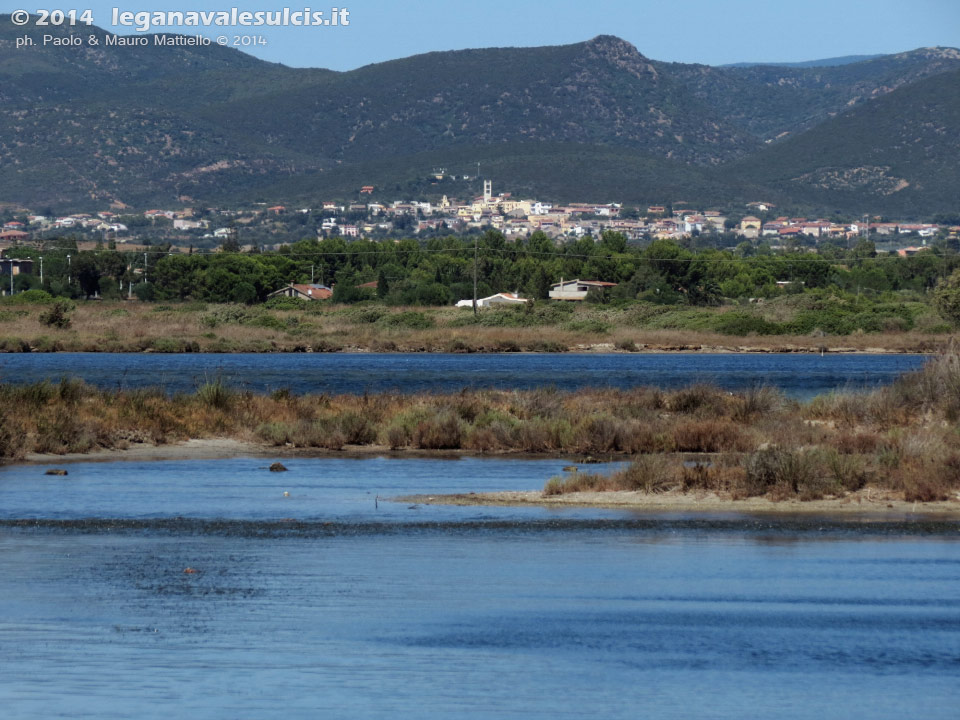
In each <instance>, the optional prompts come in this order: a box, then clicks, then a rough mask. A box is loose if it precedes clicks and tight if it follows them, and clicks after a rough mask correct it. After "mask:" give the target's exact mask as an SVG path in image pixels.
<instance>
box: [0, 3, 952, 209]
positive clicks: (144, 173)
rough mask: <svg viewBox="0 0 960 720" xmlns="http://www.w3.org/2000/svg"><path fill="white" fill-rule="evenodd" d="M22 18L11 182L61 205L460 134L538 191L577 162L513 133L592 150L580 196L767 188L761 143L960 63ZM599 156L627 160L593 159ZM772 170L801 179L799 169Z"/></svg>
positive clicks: (435, 155) (30, 199) (7, 34)
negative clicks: (276, 58)
mask: <svg viewBox="0 0 960 720" xmlns="http://www.w3.org/2000/svg"><path fill="white" fill-rule="evenodd" d="M21 32H22V31H21ZM61 32H66V31H64V30H62V29H61ZM95 32H96V33H99V34H100V36H101V37H106V35H107V34H108V33H107V32H106V31H104V30H101V29H99V28H97V29H96V30H95ZM17 34H20V33H17ZM13 36H14V33H13V32H12V31H11V30H10V26H9V24H4V23H3V16H0V163H2V164H3V165H4V166H5V167H6V168H7V169H8V171H7V172H5V173H3V174H0V199H8V200H12V201H16V202H20V203H22V204H26V205H51V206H66V205H78V204H84V205H89V206H92V205H102V204H103V203H109V202H123V203H125V204H128V205H129V204H143V203H146V204H157V203H160V202H171V201H177V202H193V201H196V202H208V201H211V200H212V199H214V198H216V199H218V201H222V202H230V201H234V202H236V201H239V200H242V199H244V198H246V197H248V196H249V195H250V194H251V193H264V192H267V193H269V192H272V190H271V188H280V187H288V188H300V189H301V190H302V194H304V195H309V193H311V192H312V193H313V194H314V196H315V197H319V196H320V195H322V194H324V193H328V192H332V191H334V190H335V191H336V192H341V193H342V192H346V190H345V186H344V184H343V183H344V182H345V181H341V180H334V178H347V177H353V176H357V177H359V175H360V174H362V171H363V170H364V169H365V168H370V172H371V173H374V175H375V174H376V172H383V173H385V174H383V175H382V177H381V176H374V177H369V178H367V179H366V181H365V182H364V183H363V184H370V183H373V184H375V185H380V186H392V187H394V189H395V191H396V192H400V191H404V190H405V189H413V188H417V187H420V188H422V187H423V178H420V179H417V178H416V177H412V176H411V173H410V170H416V172H418V173H421V174H425V173H428V172H429V168H427V169H426V170H424V169H422V166H421V164H420V160H419V159H425V158H428V157H429V158H431V159H432V160H433V161H434V162H437V163H438V164H441V165H445V164H452V163H450V162H444V161H443V157H444V154H445V153H446V154H447V155H449V157H450V158H451V160H452V159H453V158H454V157H457V158H462V157H465V156H466V155H467V154H470V153H472V154H474V155H475V156H476V157H477V159H478V160H481V161H483V160H486V161H487V162H488V163H494V164H498V165H499V166H500V167H503V168H505V169H506V168H513V169H514V174H513V176H512V177H507V176H505V177H502V178H499V179H498V182H500V183H501V185H502V186H507V185H509V184H510V183H511V182H515V183H516V184H517V185H518V187H523V188H524V189H525V190H526V191H529V192H545V191H551V192H556V191H558V190H559V189H560V188H561V187H562V188H565V190H564V192H570V191H572V190H573V189H575V187H576V181H577V180H578V178H577V177H572V178H564V179H563V181H562V182H558V181H557V179H556V178H553V177H544V178H543V179H542V180H541V181H540V182H536V181H535V178H531V177H529V174H528V173H526V172H518V171H517V165H516V163H515V162H512V161H511V159H510V154H511V153H513V154H514V155H515V156H516V155H517V153H518V152H519V156H522V157H524V158H527V159H528V161H529V162H530V164H531V166H537V167H539V168H541V171H542V172H543V173H547V174H551V175H553V174H560V175H564V174H568V175H569V174H570V171H571V169H573V168H578V170H577V174H578V175H579V180H580V181H581V186H580V193H581V194H582V195H583V196H584V197H587V196H595V195H596V194H598V193H599V192H600V190H601V188H602V190H603V192H609V191H610V189H611V188H616V187H617V184H618V182H620V184H621V185H622V186H623V191H622V195H623V196H624V197H636V198H648V197H653V196H654V195H655V193H656V192H657V189H658V188H657V185H660V186H661V187H663V188H667V187H669V188H675V189H677V190H678V191H680V190H682V189H683V188H684V187H688V188H689V189H690V192H691V193H692V194H694V195H697V194H700V193H701V192H703V193H707V192H710V191H713V192H716V193H717V194H718V195H723V196H732V195H736V193H733V192H727V190H728V189H731V190H732V189H736V188H739V189H740V190H742V191H743V192H748V191H749V192H763V190H764V188H763V186H762V185H758V184H757V183H756V182H754V180H753V179H752V178H750V177H747V176H743V177H736V178H735V177H734V175H733V173H739V172H746V171H747V170H743V171H741V170H740V168H746V169H749V172H753V173H755V174H756V175H758V176H763V177H770V178H773V177H774V176H775V173H773V174H771V173H770V172H766V171H764V172H760V171H759V170H757V166H755V165H751V164H750V162H749V161H750V159H752V158H759V157H771V158H773V161H774V162H778V161H780V156H778V155H775V154H774V155H769V154H767V153H766V152H765V147H766V146H769V145H770V144H771V143H773V145H774V146H776V145H777V144H779V143H780V142H781V141H782V140H784V139H790V138H795V137H797V136H801V137H802V135H803V133H805V132H808V131H810V130H811V129H813V128H816V127H818V126H820V125H821V124H823V123H825V122H827V121H829V120H830V119H831V118H835V117H837V116H840V115H842V114H843V113H844V112H849V111H850V110H851V108H855V107H857V106H859V105H862V104H864V103H865V102H867V101H868V99H870V100H872V99H876V98H877V97H881V96H885V95H887V94H889V93H895V92H898V91H899V90H900V89H902V88H904V87H910V86H911V85H913V84H915V83H917V82H919V81H921V80H923V79H925V78H929V77H934V76H936V75H938V74H941V73H945V72H949V71H951V70H953V69H960V51H956V50H954V49H951V48H926V49H924V48H921V49H918V50H916V51H911V52H910V53H901V54H898V55H896V56H883V57H882V58H877V59H872V60H867V61H863V62H860V63H851V64H847V65H843V66H837V67H829V68H813V69H809V68H807V69H797V68H782V67H770V66H762V67H751V68H714V67H711V66H699V65H681V64H676V63H664V62H660V61H657V60H652V59H650V58H648V57H646V56H645V55H643V54H642V53H641V52H640V51H639V50H638V49H637V48H636V47H634V46H633V45H632V44H630V43H629V42H627V41H625V40H622V39H621V38H618V37H615V36H611V35H600V36H597V37H595V38H592V39H590V40H587V41H584V42H581V43H574V44H570V45H560V46H543V47H539V48H481V49H472V50H457V51H445V52H436V53H428V54H424V55H414V56H410V57H408V58H399V59H397V60H391V61H388V62H385V63H376V64H371V65H366V66H363V67H361V68H357V69H355V70H349V71H332V70H324V69H306V68H288V67H286V66H284V65H280V64H275V63H268V62H266V61H263V60H259V59H257V58H255V57H252V56H250V55H247V54H245V53H241V52H238V51H234V50H231V49H229V48H220V47H218V46H216V45H214V46H207V47H200V48H189V49H180V48H170V47H165V48H151V47H148V48H135V49H134V48H127V49H121V48H112V49H111V48H106V47H103V46H102V45H101V46H100V47H98V48H90V47H85V48H83V49H82V50H81V51H79V52H74V53H72V54H71V52H70V51H66V52H64V50H63V49H58V50H57V51H53V50H51V49H50V48H37V49H36V50H37V51H36V52H25V51H24V50H14V49H13V48H12V44H11V39H12V37H13ZM18 53H19V54H18ZM518 68H519V69H522V72H518ZM538 146H539V147H541V148H542V149H543V150H544V153H543V155H544V157H543V158H541V159H537V158H536V156H535V155H536V149H537V147H538ZM508 147H509V148H513V150H511V151H509V152H508V151H507V150H506V148H508ZM528 147H529V152H528V151H527V149H526V148H528ZM517 148H520V150H519V151H517V150H516V149H517ZM548 148H549V150H548ZM561 148H564V149H565V150H560V149H561ZM564 152H567V157H568V159H569V162H567V163H565V162H564ZM589 157H595V158H597V162H604V163H607V164H608V165H610V167H611V168H612V170H611V172H613V176H612V177H610V178H604V177H603V176H602V173H599V172H594V171H592V170H590V171H587V170H586V169H585V168H588V167H589V160H588V158H589ZM405 158H408V159H409V162H408V165H409V168H406V169H405V168H404V162H405V160H404V159H405ZM418 158H419V159H418ZM456 162H461V161H460V160H457V161H456ZM585 163H586V164H585ZM471 164H472V163H471ZM634 166H635V167H637V168H646V169H645V170H642V171H641V172H634V171H633V170H632V169H631V168H632V167H634ZM350 168H353V169H354V170H350ZM377 168H379V169H377ZM384 168H392V170H390V172H387V171H386V170H384ZM650 168H656V169H657V172H656V173H650V172H647V170H649V169H650ZM505 171H506V170H505ZM521 176H523V177H521ZM588 178H589V179H588ZM724 178H726V179H725V180H724ZM908 181H909V180H908ZM637 182H641V183H642V184H643V185H642V187H637V186H636V185H634V183H637ZM724 182H726V183H727V185H728V186H729V187H728V188H724V187H723V183H724ZM397 187H399V189H397ZM538 188H539V189H538ZM505 189H506V187H505ZM770 190H771V191H774V190H779V191H781V192H783V193H785V194H787V195H790V194H792V193H796V194H798V196H804V193H803V192H800V190H802V188H801V189H800V190H798V189H797V188H796V187H795V186H794V185H791V184H790V183H786V184H784V183H782V182H780V184H779V185H777V186H776V187H771V188H770ZM738 192H739V190H738ZM660 197H662V196H660ZM592 199H593V200H599V199H601V198H598V197H593V198H592ZM855 201H856V200H855V198H852V199H851V202H855Z"/></svg>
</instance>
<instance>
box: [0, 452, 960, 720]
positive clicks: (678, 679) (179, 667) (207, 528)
mask: <svg viewBox="0 0 960 720" xmlns="http://www.w3.org/2000/svg"><path fill="white" fill-rule="evenodd" d="M284 462H285V464H286V465H287V466H288V467H289V468H290V471H289V472H288V473H270V472H268V471H266V469H265V466H266V462H265V461H264V460H262V459H256V458H236V459H233V460H215V461H190V462H182V463H167V462H163V463H127V462H116V463H76V464H70V465H67V466H65V467H68V469H69V471H70V475H69V476H67V477H65V478H63V477H58V478H52V477H46V476H44V475H43V474H42V472H43V470H44V469H45V466H17V467H7V468H0V588H2V592H0V651H2V652H0V657H2V658H3V659H2V661H0V663H2V672H0V707H2V708H3V717H5V718H7V717H9V718H34V717H52V716H67V717H98V718H99V717H131V718H134V717H136V718H155V717H156V718H159V717H170V716H176V717H199V718H206V717H211V718H212V717H224V716H227V717H243V718H246V717H249V718H261V717H285V718H287V717H292V718H301V717H303V718H312V717H318V716H326V717H369V718H379V717H417V718H446V717H451V716H456V717H478V718H479V717H484V718H486V717H521V716H522V717H544V718H548V717H549V718H554V717H583V716H585V715H588V714H589V715H590V716H595V717H614V718H617V717H623V718H628V717H629V718H636V717H662V718H689V717H697V716H700V717H712V718H752V717H756V718H769V717H778V718H808V717H816V718H821V719H822V718H849V717H870V718H903V717H926V718H954V717H956V704H957V701H958V700H960V682H958V679H960V678H958V676H960V599H958V598H960V554H958V552H957V551H958V549H960V545H958V544H957V539H958V537H960V525H958V523H956V522H950V521H948V522H942V521H937V522H926V521H924V520H923V519H922V518H920V519H918V518H915V517H911V516H905V517H904V518H903V519H902V520H901V521H898V522H893V523H877V522H861V521H836V520H830V519H828V518H783V519H777V518H772V519H771V518H769V517H737V516H725V515H718V516H714V517H688V516H678V515H667V516H644V515H642V514H636V513H630V512H624V511H601V510H577V509H564V510H546V509H541V508H523V509H513V508H469V507H466V508H464V507H435V506H430V507H426V506H410V505H409V504H407V503H385V502H383V501H382V497H383V495H389V494H403V493H414V492H426V493H434V492H437V493H439V492H452V491H465V490H490V489H503V488H511V489H523V488H534V487H539V486H541V485H542V483H543V481H544V480H545V479H546V477H549V475H550V474H553V473H555V472H557V471H558V470H559V469H560V466H561V465H562V464H563V463H562V461H552V460H546V461H544V460H536V461H524V460H515V459H502V458H499V459H489V460H487V459H462V460H456V461H444V460H423V459H383V458H370V459H329V458H323V459H295V460H289V461H287V460H284ZM284 491H286V492H289V493H290V495H289V496H288V497H284V496H283V492H284ZM371 493H372V494H371ZM378 493H379V494H380V495H381V501H379V502H377V503H375V502H374V498H375V497H376V495H377V494H378ZM25 518H29V520H26V521H23V520H22V519H25ZM188 567H189V568H192V569H194V570H196V572H194V573H184V569H186V568H188Z"/></svg>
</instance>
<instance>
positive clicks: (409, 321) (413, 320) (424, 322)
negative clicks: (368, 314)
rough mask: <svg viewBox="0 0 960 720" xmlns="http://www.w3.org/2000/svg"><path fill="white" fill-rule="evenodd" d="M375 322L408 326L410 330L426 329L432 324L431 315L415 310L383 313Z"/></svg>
mask: <svg viewBox="0 0 960 720" xmlns="http://www.w3.org/2000/svg"><path fill="white" fill-rule="evenodd" d="M376 322H377V323H378V324H380V325H384V326H386V327H397V328H410V329H412V330H426V329H427V328H431V327H433V326H434V321H433V318H432V317H430V316H429V315H426V314H424V313H422V312H418V311H416V310H406V311H404V312H398V313H393V314H390V315H384V316H383V317H382V318H380V319H378V320H377V321H376Z"/></svg>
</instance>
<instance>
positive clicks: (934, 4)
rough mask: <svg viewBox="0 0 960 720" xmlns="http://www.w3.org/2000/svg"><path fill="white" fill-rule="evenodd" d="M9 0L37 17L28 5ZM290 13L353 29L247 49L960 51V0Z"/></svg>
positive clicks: (783, 54) (496, 2)
mask: <svg viewBox="0 0 960 720" xmlns="http://www.w3.org/2000/svg"><path fill="white" fill-rule="evenodd" d="M281 2H290V0H281ZM13 4H16V5H19V6H20V7H23V8H25V9H27V10H33V6H32V5H27V4H25V0H14V3H13ZM81 5H83V6H84V7H91V8H92V9H93V11H94V18H95V20H96V23H97V24H98V25H100V26H101V27H103V28H104V29H107V30H114V31H115V32H123V33H127V32H129V30H124V29H122V28H114V27H111V22H110V20H111V12H112V11H111V8H113V7H119V8H120V9H121V10H129V11H138V10H184V11H186V10H229V8H231V7H238V8H240V9H244V10H276V9H278V8H281V7H283V5H282V4H279V3H274V4H269V3H267V2H266V0H261V1H258V0H223V2H221V3H218V2H201V1H196V2H192V3H185V2H180V3H177V2H167V1H165V0H161V1H159V2H153V3H143V2H129V3H126V4H123V2H122V0H113V1H112V2H99V1H98V0H94V1H93V2H87V3H82V4H81ZM287 6H288V7H290V8H291V9H294V10H297V9H303V8H304V7H310V8H311V9H313V10H322V11H324V12H325V13H326V14H329V13H330V9H331V8H332V7H346V8H348V9H349V10H350V26H349V27H340V28H330V27H327V28H302V27H293V28H285V29H282V30H279V29H270V30H261V29H254V28H247V29H243V30H242V31H241V32H244V33H248V34H262V35H264V36H265V37H266V38H267V40H268V45H267V46H266V47H259V48H248V51H249V52H251V53H252V54H254V55H257V56H259V57H262V58H264V59H266V60H271V61H275V62H282V63H285V64H287V65H293V66H300V67H326V68H333V69H336V70H349V69H352V68H356V67H359V66H361V65H366V64H369V63H373V62H380V61H383V60H390V59H394V58H399V57H405V56H408V55H414V54H417V53H422V52H429V51H431V50H453V49H461V48H473V47H493V46H532V45H558V44H565V43H572V42H579V41H582V40H586V39H589V38H591V37H593V36H595V35H600V34H612V35H618V36H619V37H622V38H624V39H625V40H628V41H630V42H631V43H633V44H634V45H636V46H637V48H638V49H639V50H640V52H642V53H643V54H645V55H647V56H648V57H651V58H654V59H657V60H672V61H678V62H698V63H706V64H710V65H719V64H725V63H733V62H742V61H800V60H811V59H816V58H825V57H835V56H840V55H865V54H875V53H892V52H899V51H902V50H911V49H913V48H917V47H922V46H929V45H950V46H953V47H957V46H960V0H806V2H794V1H791V2H784V1H783V0H670V1H666V0H657V1H655V2H654V1H650V0H549V1H546V2H544V1H543V0H541V1H539V2H534V1H532V0H529V1H528V0H478V1H475V2H462V1H461V0H414V1H411V2H403V1H402V0H343V3H342V4H341V3H338V2H328V1H327V0H310V1H308V2H302V4H293V3H292V2H291V4H288V5H287ZM11 7H12V5H11ZM183 32H192V31H186V30H184V31H183ZM221 33H224V30H223V29H222V28H210V29H208V30H206V31H204V34H207V35H210V36H211V37H212V36H216V35H217V34H221ZM517 70H518V72H522V70H523V69H522V68H517Z"/></svg>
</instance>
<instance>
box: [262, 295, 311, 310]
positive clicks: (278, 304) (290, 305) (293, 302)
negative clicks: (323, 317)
mask: <svg viewBox="0 0 960 720" xmlns="http://www.w3.org/2000/svg"><path fill="white" fill-rule="evenodd" d="M308 302H310V300H303V299H301V298H295V297H287V296H286V295H278V296H277V297H272V298H270V299H269V300H267V301H266V302H265V303H263V307H264V308H266V309H267V310H303V306H304V305H306V304H307V303H308Z"/></svg>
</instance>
